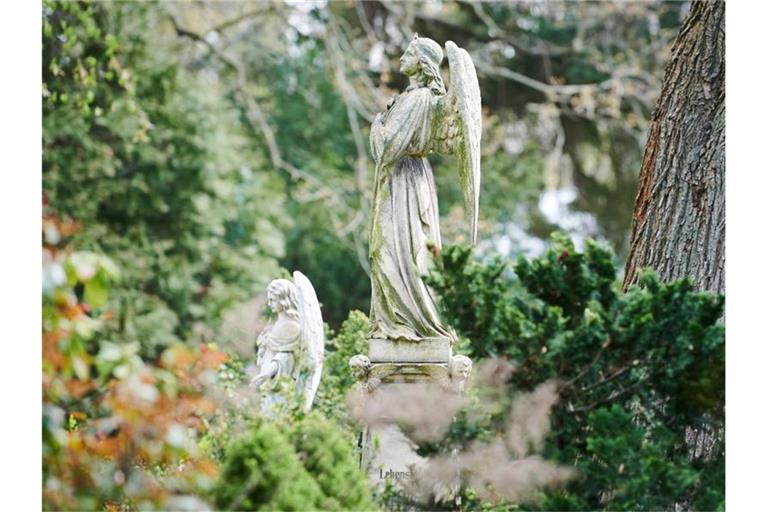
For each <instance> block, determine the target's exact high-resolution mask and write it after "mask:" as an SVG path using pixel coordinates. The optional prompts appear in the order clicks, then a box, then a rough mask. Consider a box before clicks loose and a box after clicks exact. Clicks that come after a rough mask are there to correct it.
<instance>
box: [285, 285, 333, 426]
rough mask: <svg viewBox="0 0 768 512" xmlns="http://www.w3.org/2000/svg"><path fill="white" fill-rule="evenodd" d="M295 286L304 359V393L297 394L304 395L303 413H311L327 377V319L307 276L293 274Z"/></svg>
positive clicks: (301, 373) (302, 397)
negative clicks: (324, 371) (321, 311)
mask: <svg viewBox="0 0 768 512" xmlns="http://www.w3.org/2000/svg"><path fill="white" fill-rule="evenodd" d="M293 282H294V284H295V285H296V291H297V294H296V295H297V299H298V303H299V316H300V317H301V330H302V346H303V351H302V352H303V357H304V360H303V361H302V363H303V366H304V371H302V372H300V373H299V382H298V383H297V384H298V385H299V386H301V389H297V391H299V392H300V393H301V400H302V404H301V407H302V410H303V411H304V412H309V410H310V409H311V408H312V402H313V401H314V399H315V394H316V393H317V388H318V387H319V386H320V377H321V375H322V373H323V358H324V355H325V334H324V332H323V317H322V315H321V313H320V304H319V303H318V301H317V295H316V294H315V289H314V287H313V286H312V283H311V282H310V281H309V279H307V276H305V275H304V274H302V273H301V272H299V271H298V270H297V271H295V272H294V273H293Z"/></svg>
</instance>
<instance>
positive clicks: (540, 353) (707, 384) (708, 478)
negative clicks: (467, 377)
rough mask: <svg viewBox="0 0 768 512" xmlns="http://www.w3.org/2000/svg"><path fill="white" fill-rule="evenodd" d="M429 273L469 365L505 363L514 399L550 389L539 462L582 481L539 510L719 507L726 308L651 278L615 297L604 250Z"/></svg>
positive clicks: (466, 429) (458, 434) (478, 430)
mask: <svg viewBox="0 0 768 512" xmlns="http://www.w3.org/2000/svg"><path fill="white" fill-rule="evenodd" d="M438 263H439V264H438V267H437V270H436V271H435V272H434V273H433V274H432V276H431V277H430V282H431V285H432V286H433V287H434V289H435V290H436V291H437V292H438V293H439V294H440V296H441V298H442V307H443V309H444V313H443V314H444V315H445V318H447V319H450V320H451V321H452V323H453V325H454V327H455V328H456V329H457V331H458V332H459V333H460V335H461V336H463V337H465V338H466V339H467V340H471V341H468V342H466V345H465V346H466V350H468V351H469V353H470V356H471V357H473V358H474V359H476V360H479V359H484V358H488V357H502V358H505V359H508V360H509V361H510V362H511V363H512V364H513V365H514V366H515V370H514V371H513V372H512V374H511V376H510V378H509V379H510V381H509V384H510V385H511V386H512V389H515V390H532V389H534V388H535V387H536V386H537V385H539V384H541V383H543V382H545V381H548V380H550V379H556V380H557V381H558V382H559V387H558V389H559V395H560V400H559V402H558V405H557V406H556V407H555V409H554V410H553V413H552V430H551V434H550V436H549V442H548V444H547V447H546V449H545V451H544V454H543V455H544V456H545V457H546V458H547V459H551V460H556V461H558V462H560V463H562V464H567V465H571V466H573V467H575V468H576V469H577V470H578V471H579V472H580V474H581V478H579V479H578V480H576V481H575V482H573V483H572V484H571V485H570V486H569V487H568V488H567V489H565V490H563V491H557V492H550V493H549V494H547V495H544V496H543V497H542V500H541V501H540V503H539V505H540V506H542V507H543V508H544V509H564V510H595V509H612V510H613V509H621V510H655V509H671V508H674V506H675V505H676V504H682V503H687V504H690V505H691V506H693V507H694V508H699V507H701V508H704V509H708V508H709V509H711V508H717V507H718V506H721V504H722V503H723V502H724V479H723V478H722V475H723V474H724V446H723V444H724V439H723V436H722V432H723V429H724V403H725V379H724V377H725V375H724V373H725V371H724V370H725V340H724V326H723V324H722V323H719V322H718V320H719V318H720V317H721V315H722V312H723V304H724V298H723V297H722V296H717V295H713V294H711V293H706V292H696V291H694V290H693V287H692V285H691V283H690V282H689V281H688V280H680V281H675V282H671V283H662V282H660V281H659V280H658V278H657V277H656V276H655V275H654V274H653V273H652V272H646V273H645V274H644V275H643V277H642V279H641V283H640V285H639V286H634V287H632V288H631V289H629V290H628V291H627V292H626V293H623V294H622V293H620V292H619V289H618V283H617V280H616V269H615V267H614V264H613V255H612V254H611V252H610V251H609V250H608V249H606V248H604V247H602V246H600V245H598V244H596V243H594V242H591V241H588V242H587V243H586V247H585V249H584V251H583V252H578V251H576V249H575V248H574V245H573V243H572V242H571V241H570V240H568V239H566V238H564V237H561V236H558V237H555V238H554V243H553V245H552V247H551V248H550V249H549V250H548V251H547V252H546V253H545V254H544V255H543V256H541V257H540V258H536V259H533V260H530V261H529V260H526V259H525V258H522V257H521V258H519V259H518V260H517V262H516V264H515V265H514V266H513V268H512V270H513V272H514V273H512V272H510V269H509V268H508V267H507V265H506V264H505V263H504V262H503V261H502V260H500V259H492V260H489V261H486V262H481V261H478V260H476V259H474V258H473V257H472V252H471V250H470V249H469V248H467V247H460V246H455V247H449V248H447V249H446V250H444V252H443V254H442V257H441V259H440V261H439V262H438ZM502 424H503V419H502V418H500V417H496V418H491V419H488V421H486V423H485V424H484V425H481V426H478V425H465V426H463V427H461V428H458V431H457V429H456V428H454V429H453V430H452V436H453V439H454V441H455V442H459V443H466V442H467V437H470V438H474V437H477V436H479V435H488V434H489V431H490V432H491V433H492V432H493V431H494V430H495V429H497V430H498V429H501V428H502ZM696 433H698V434H696ZM702 433H703V434H704V435H703V437H704V438H706V439H705V440H704V441H702V440H701V439H702V435H701V434H702ZM697 435H698V437H697ZM696 443H699V444H701V443H703V444H704V445H706V446H705V447H704V448H702V447H701V445H699V446H698V447H697V446H696Z"/></svg>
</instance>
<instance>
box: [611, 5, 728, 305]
mask: <svg viewBox="0 0 768 512" xmlns="http://www.w3.org/2000/svg"><path fill="white" fill-rule="evenodd" d="M644 267H650V268H651V269H653V270H655V271H656V272H657V273H658V274H659V276H660V277H661V279H663V280H665V281H669V280H673V279H678V278H682V277H689V278H691V279H692V280H693V283H694V286H695V287H696V289H699V290H711V291H715V292H718V293H724V291H725V2H718V1H715V2H708V1H706V2H705V1H694V2H693V3H692V5H691V10H690V12H689V13H688V16H687V17H686V19H685V21H684V22H683V26H682V27H681V29H680V33H679V34H678V36H677V39H676V40H675V43H674V45H673V47H672V55H671V59H670V62H669V64H668V65H667V69H666V72H665V76H664V82H663V85H662V89H661V95H660V97H659V102H658V104H657V106H656V110H655V112H654V114H653V119H652V121H651V126H650V133H649V135H648V142H647V143H646V146H645V154H644V156H643V164H642V167H641V168H640V185H639V189H638V193H637V197H636V199H635V209H634V215H633V221H632V236H631V239H630V247H629V256H628V259H627V266H626V271H625V276H624V289H625V290H626V289H627V288H628V287H629V285H630V284H632V283H635V282H636V281H637V277H638V271H639V270H640V269H641V268H644Z"/></svg>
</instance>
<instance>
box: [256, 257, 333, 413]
mask: <svg viewBox="0 0 768 512" xmlns="http://www.w3.org/2000/svg"><path fill="white" fill-rule="evenodd" d="M267 306H268V307H269V309H270V310H272V312H273V313H275V314H276V316H275V318H274V319H273V320H272V321H270V323H269V324H268V325H267V326H266V327H265V328H264V330H263V331H262V332H261V334H259V337H258V339H257V341H256V344H257V358H256V366H257V374H256V376H255V377H254V378H253V379H252V380H251V386H252V387H254V388H256V389H260V390H264V391H265V393H264V396H263V398H262V410H264V411H265V412H270V411H271V410H272V409H273V407H274V405H275V404H277V403H279V402H281V401H284V398H283V397H280V396H279V393H278V392H277V384H278V381H279V379H281V378H283V377H285V378H287V379H288V380H289V382H292V383H293V384H294V386H295V395H296V397H297V399H298V400H299V401H300V404H301V409H302V410H303V411H304V412H309V410H310V409H311V408H312V401H313V400H314V398H315V394H316V393H317V389H318V387H319V386H320V376H321V374H322V371H323V355H324V350H325V349H324V347H325V338H324V333H323V319H322V316H321V314H320V304H319V303H318V301H317V296H316V294H315V290H314V288H313V287H312V283H310V281H309V279H307V277H306V276H305V275H304V274H302V273H301V272H299V271H296V272H294V273H293V282H292V281H290V280H288V279H275V280H274V281H272V282H271V283H269V285H268V286H267ZM264 388H266V389H264Z"/></svg>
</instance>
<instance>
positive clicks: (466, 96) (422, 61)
mask: <svg viewBox="0 0 768 512" xmlns="http://www.w3.org/2000/svg"><path fill="white" fill-rule="evenodd" d="M446 53H447V55H448V64H449V67H450V79H451V82H450V87H449V88H448V89H447V90H446V87H445V84H444V82H443V78H442V77H441V75H440V64H441V62H442V61H443V50H442V48H441V47H440V45H439V44H437V43H436V42H435V41H433V40H432V39H428V38H425V37H418V35H416V36H414V38H413V40H412V41H411V43H410V45H409V46H408V48H407V50H406V51H405V53H404V54H403V56H402V57H401V59H400V63H401V66H400V70H401V71H402V72H403V73H405V74H406V75H407V76H408V77H409V79H410V85H409V86H408V88H407V89H406V90H405V91H404V92H403V93H402V94H400V95H399V96H397V97H396V98H395V99H394V100H393V101H392V102H391V103H390V105H389V106H388V107H387V110H386V111H385V112H383V113H379V114H377V115H376V118H375V119H374V121H373V124H372V126H371V150H372V153H373V157H374V160H375V162H376V175H375V183H374V191H373V202H372V214H371V225H370V234H369V235H370V236H369V242H370V253H369V258H370V263H371V288H372V297H371V315H370V316H371V323H372V332H371V334H370V338H371V339H381V340H394V341H412V342H419V341H423V340H430V341H431V340H437V341H442V340H449V341H450V342H451V343H453V341H455V334H454V333H453V332H452V331H451V330H450V329H449V328H448V327H447V326H446V325H445V324H444V323H443V322H442V321H441V320H440V317H439V315H438V311H437V307H436V305H435V300H434V298H433V295H432V292H431V291H430V290H429V288H428V287H427V286H426V284H425V283H424V281H423V280H422V276H423V275H425V274H427V273H428V270H429V269H428V266H429V258H430V253H432V252H434V253H435V254H439V251H440V246H441V243H440V227H439V225H438V218H439V217H438V209H437V194H436V190H435V180H434V177H433V174H432V168H431V166H430V164H429V161H428V160H427V158H426V157H427V155H428V154H429V153H432V152H437V153H441V154H447V155H453V156H455V157H456V159H457V162H458V175H459V181H460V183H461V186H462V189H463V192H464V198H465V203H466V211H467V215H468V218H469V228H470V240H471V241H472V243H473V244H474V243H475V241H476V238H477V218H478V201H479V193H480V136H481V129H482V126H481V112H480V108H481V107H480V87H479V84H478V80H477V74H476V71H475V66H474V64H473V63H472V59H471V58H470V56H469V54H468V53H467V52H466V51H465V50H463V49H461V48H459V47H458V46H456V45H455V44H454V43H453V42H451V41H448V42H447V43H446Z"/></svg>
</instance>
